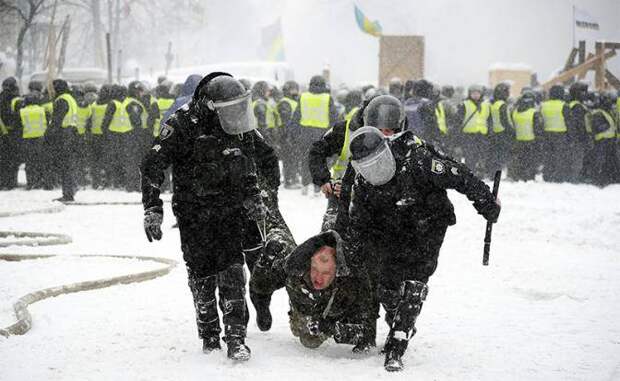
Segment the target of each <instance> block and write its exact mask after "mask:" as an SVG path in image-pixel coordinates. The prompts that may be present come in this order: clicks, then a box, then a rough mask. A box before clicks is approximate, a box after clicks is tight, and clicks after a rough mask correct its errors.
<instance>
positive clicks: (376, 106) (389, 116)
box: [364, 95, 405, 131]
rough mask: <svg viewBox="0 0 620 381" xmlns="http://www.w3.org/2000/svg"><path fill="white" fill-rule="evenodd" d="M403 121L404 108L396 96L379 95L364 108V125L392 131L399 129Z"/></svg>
mask: <svg viewBox="0 0 620 381" xmlns="http://www.w3.org/2000/svg"><path fill="white" fill-rule="evenodd" d="M404 123H405V109H404V107H403V104H402V103H401V102H400V101H399V100H398V98H396V97H394V96H392V95H379V96H377V97H375V98H373V99H372V100H371V101H370V103H368V106H366V108H365V109H364V125H365V126H372V127H375V128H378V129H380V130H382V129H389V130H392V131H400V130H402V129H403V126H404Z"/></svg>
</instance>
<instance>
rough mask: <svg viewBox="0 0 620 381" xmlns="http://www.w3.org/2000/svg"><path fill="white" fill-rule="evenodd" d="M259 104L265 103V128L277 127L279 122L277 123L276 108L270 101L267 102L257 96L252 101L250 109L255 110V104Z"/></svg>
mask: <svg viewBox="0 0 620 381" xmlns="http://www.w3.org/2000/svg"><path fill="white" fill-rule="evenodd" d="M259 104H263V105H265V123H266V124H267V128H276V127H278V126H279V124H278V123H277V121H278V117H277V115H276V110H275V109H274V107H273V106H272V105H271V103H270V102H267V101H266V100H264V99H262V98H259V99H257V100H255V101H253V102H252V111H254V110H256V106H258V105H259ZM254 115H256V113H255V114H254Z"/></svg>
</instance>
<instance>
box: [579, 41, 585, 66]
mask: <svg viewBox="0 0 620 381" xmlns="http://www.w3.org/2000/svg"><path fill="white" fill-rule="evenodd" d="M584 62H586V42H585V41H584V40H581V41H579V64H582V63H584Z"/></svg>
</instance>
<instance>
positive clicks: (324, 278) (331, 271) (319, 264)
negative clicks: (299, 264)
mask: <svg viewBox="0 0 620 381" xmlns="http://www.w3.org/2000/svg"><path fill="white" fill-rule="evenodd" d="M335 277H336V249H334V248H333V247H329V246H323V247H321V248H320V249H319V250H317V251H316V252H315V253H314V255H313V256H312V259H311V260H310V280H311V281H312V287H314V289H315V290H322V289H324V288H327V287H329V285H330V284H332V282H333V281H334V278H335Z"/></svg>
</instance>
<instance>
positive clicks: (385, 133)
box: [379, 128, 394, 136]
mask: <svg viewBox="0 0 620 381" xmlns="http://www.w3.org/2000/svg"><path fill="white" fill-rule="evenodd" d="M379 130H381V133H382V134H383V136H392V135H394V130H391V129H389V128H380V129H379Z"/></svg>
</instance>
